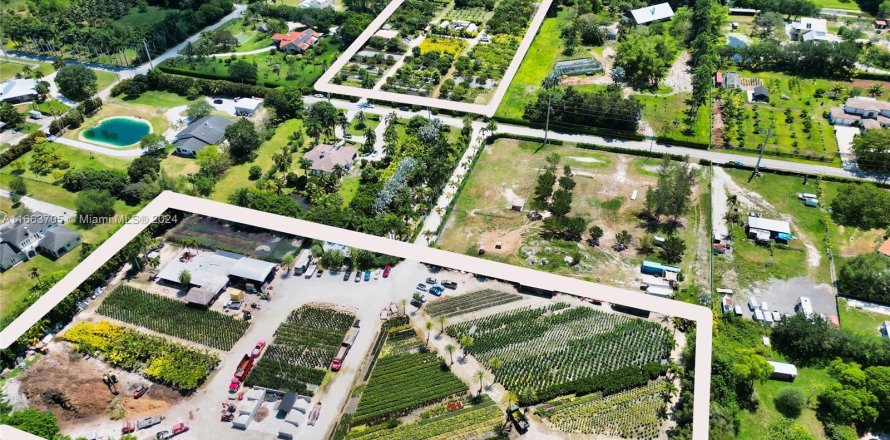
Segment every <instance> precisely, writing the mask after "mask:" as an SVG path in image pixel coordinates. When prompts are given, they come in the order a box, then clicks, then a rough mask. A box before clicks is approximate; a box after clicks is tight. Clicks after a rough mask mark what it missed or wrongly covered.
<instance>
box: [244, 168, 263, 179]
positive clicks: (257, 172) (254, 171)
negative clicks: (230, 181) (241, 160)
mask: <svg viewBox="0 0 890 440" xmlns="http://www.w3.org/2000/svg"><path fill="white" fill-rule="evenodd" d="M247 175H248V177H249V178H250V180H257V179H259V178H260V176H262V175H263V169H262V168H260V166H259V165H252V166H251V167H250V170H248V172H247Z"/></svg>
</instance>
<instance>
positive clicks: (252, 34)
mask: <svg viewBox="0 0 890 440" xmlns="http://www.w3.org/2000/svg"><path fill="white" fill-rule="evenodd" d="M244 21H245V20H244V19H241V18H237V19H234V20H232V21H230V22H228V23H227V24H226V25H224V29H225V30H227V31H229V32H231V33H232V36H233V37H235V39H236V40H238V47H236V48H235V50H233V51H232V52H249V51H252V50H257V49H262V48H264V47H269V46H271V45H272V38H270V37H269V36H268V35H266V34H263V33H262V32H259V31H258V30H256V28H255V27H254V25H252V24H250V23H245V22H244Z"/></svg>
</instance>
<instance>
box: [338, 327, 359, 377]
mask: <svg viewBox="0 0 890 440" xmlns="http://www.w3.org/2000/svg"><path fill="white" fill-rule="evenodd" d="M358 325H359V321H358V320H357V319H356V320H355V323H354V324H352V328H350V329H349V332H347V333H346V337H345V338H343V342H342V343H341V344H340V350H338V351H337V355H336V356H334V360H332V361H331V371H340V367H342V366H343V359H345V358H346V354H347V353H349V349H350V348H352V344H353V343H355V338H356V337H357V336H358Z"/></svg>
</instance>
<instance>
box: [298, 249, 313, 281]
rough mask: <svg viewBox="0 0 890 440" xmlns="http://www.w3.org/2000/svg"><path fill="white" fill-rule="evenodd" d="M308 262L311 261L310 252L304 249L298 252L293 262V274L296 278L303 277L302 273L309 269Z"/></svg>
mask: <svg viewBox="0 0 890 440" xmlns="http://www.w3.org/2000/svg"><path fill="white" fill-rule="evenodd" d="M310 261H312V251H310V250H309V249H304V250H303V251H302V252H300V254H299V255H298V256H297V260H296V261H295V262H294V274H295V275H297V276H300V275H303V272H305V271H306V268H308V267H309V262H310Z"/></svg>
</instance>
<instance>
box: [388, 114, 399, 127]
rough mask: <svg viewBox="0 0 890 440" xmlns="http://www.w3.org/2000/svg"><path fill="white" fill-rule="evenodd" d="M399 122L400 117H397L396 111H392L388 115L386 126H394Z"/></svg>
mask: <svg viewBox="0 0 890 440" xmlns="http://www.w3.org/2000/svg"><path fill="white" fill-rule="evenodd" d="M398 120H399V117H398V115H396V112H395V111H391V112H389V113H388V114H387V115H386V125H393V124H395V123H396V121H398Z"/></svg>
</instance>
